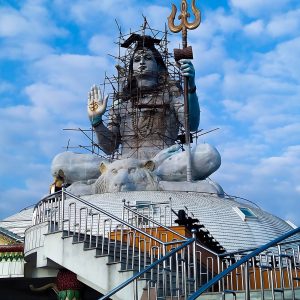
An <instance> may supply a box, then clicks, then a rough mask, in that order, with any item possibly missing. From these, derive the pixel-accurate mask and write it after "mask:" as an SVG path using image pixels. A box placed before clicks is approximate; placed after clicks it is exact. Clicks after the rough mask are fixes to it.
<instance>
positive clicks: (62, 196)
mask: <svg viewBox="0 0 300 300" xmlns="http://www.w3.org/2000/svg"><path fill="white" fill-rule="evenodd" d="M60 219H61V230H62V231H64V224H65V223H64V219H65V187H64V186H63V187H62V189H61V217H60Z"/></svg>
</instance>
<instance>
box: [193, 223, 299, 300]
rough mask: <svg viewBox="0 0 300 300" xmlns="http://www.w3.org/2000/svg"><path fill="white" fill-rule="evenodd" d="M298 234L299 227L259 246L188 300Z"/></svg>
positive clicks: (195, 297)
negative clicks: (247, 262) (257, 256)
mask: <svg viewBox="0 0 300 300" xmlns="http://www.w3.org/2000/svg"><path fill="white" fill-rule="evenodd" d="M299 232H300V227H298V228H296V229H293V230H291V231H288V232H287V233H285V234H283V235H281V236H280V237H278V238H276V239H274V240H272V241H270V242H268V243H267V244H265V245H263V246H261V247H260V248H257V249H255V250H254V251H252V252H251V253H249V254H247V255H246V256H244V257H242V258H241V259H240V260H239V261H237V262H236V263H234V264H233V265H231V266H229V267H228V268H227V269H226V270H224V271H223V272H221V273H220V274H218V275H217V276H215V277H214V278H212V279H211V280H210V281H209V282H208V283H206V284H204V285H203V286H202V287H201V288H200V289H199V290H197V291H196V292H195V293H194V294H193V295H191V296H190V297H189V298H188V300H195V299H197V297H199V296H200V295H201V294H202V293H204V292H205V291H206V290H207V289H209V288H210V287H212V286H213V285H214V284H216V283H217V282H218V281H219V280H221V279H222V278H223V277H225V276H226V275H227V274H228V273H230V272H232V271H233V270H235V269H236V268H238V267H239V266H240V265H242V264H243V263H245V262H246V261H248V260H249V259H251V258H253V257H255V256H256V255H258V254H260V253H261V252H263V251H265V250H267V249H268V248H270V247H273V246H275V245H277V244H278V243H280V242H281V241H283V240H285V239H287V238H289V237H290V236H293V235H294V234H296V233H299Z"/></svg>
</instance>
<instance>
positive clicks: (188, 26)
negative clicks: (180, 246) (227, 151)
mask: <svg viewBox="0 0 300 300" xmlns="http://www.w3.org/2000/svg"><path fill="white" fill-rule="evenodd" d="M187 6H188V5H187V1H186V0H182V1H181V13H180V15H179V16H178V19H179V20H181V23H180V24H179V25H175V23H174V21H175V16H176V13H177V8H176V6H175V5H174V4H172V12H171V15H170V16H169V17H168V25H169V28H170V30H171V31H172V32H174V33H177V32H180V31H182V48H183V49H174V57H175V60H176V61H178V60H180V59H181V58H188V59H192V58H193V51H192V47H188V46H187V31H188V30H193V29H196V28H197V27H198V26H199V25H200V22H201V14H200V10H199V9H197V8H196V5H195V0H192V11H193V14H194V16H195V20H194V22H191V23H190V22H189V21H188V19H189V18H190V13H189V12H188V11H187ZM183 84H184V89H183V90H184V129H185V144H186V153H187V169H186V176H187V181H189V182H190V181H192V167H191V147H190V122H189V103H188V79H187V78H186V77H184V82H183Z"/></svg>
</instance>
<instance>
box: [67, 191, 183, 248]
mask: <svg viewBox="0 0 300 300" xmlns="http://www.w3.org/2000/svg"><path fill="white" fill-rule="evenodd" d="M63 193H65V194H66V195H69V196H70V197H72V198H74V199H76V200H77V201H79V202H81V203H83V204H85V205H87V206H89V207H91V208H93V209H95V210H97V211H99V212H101V213H103V214H105V215H107V216H108V217H110V218H112V219H114V220H115V221H117V222H119V223H121V224H123V225H125V226H128V227H130V228H132V229H134V230H135V231H137V232H139V233H140V234H142V235H144V236H146V237H148V238H149V239H152V240H154V241H156V242H157V243H159V244H161V245H170V244H174V242H169V243H165V242H163V241H161V240H160V239H158V238H156V237H154V236H152V235H151V234H148V233H147V232H145V231H143V230H141V229H140V228H138V227H135V226H133V225H131V224H130V223H127V222H126V221H124V220H122V219H120V218H119V217H117V216H115V215H113V214H111V213H110V212H108V211H106V210H104V209H102V208H100V207H98V206H96V205H94V204H92V203H90V202H88V201H86V200H84V199H82V198H79V197H77V196H76V195H73V194H72V193H70V192H67V191H66V190H63ZM183 242H184V241H180V240H179V241H176V242H175V243H183Z"/></svg>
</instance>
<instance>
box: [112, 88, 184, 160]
mask: <svg viewBox="0 0 300 300" xmlns="http://www.w3.org/2000/svg"><path fill="white" fill-rule="evenodd" d="M176 99H177V102H178V98H176ZM176 105H177V106H178V103H175V101H174V97H173V96H172V95H170V94H169V92H161V93H157V94H155V95H144V96H141V97H139V98H132V99H129V100H127V101H122V102H121V103H120V104H119V105H118V119H119V124H120V136H121V144H122V157H123V158H125V157H133V158H140V159H150V158H152V157H153V156H155V154H157V153H158V152H159V151H161V150H162V149H164V148H167V147H169V146H171V145H173V144H174V143H175V140H176V138H177V135H178V130H179V125H180V124H179V121H178V116H177V114H178V112H177V107H176ZM179 105H180V103H179Z"/></svg>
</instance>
